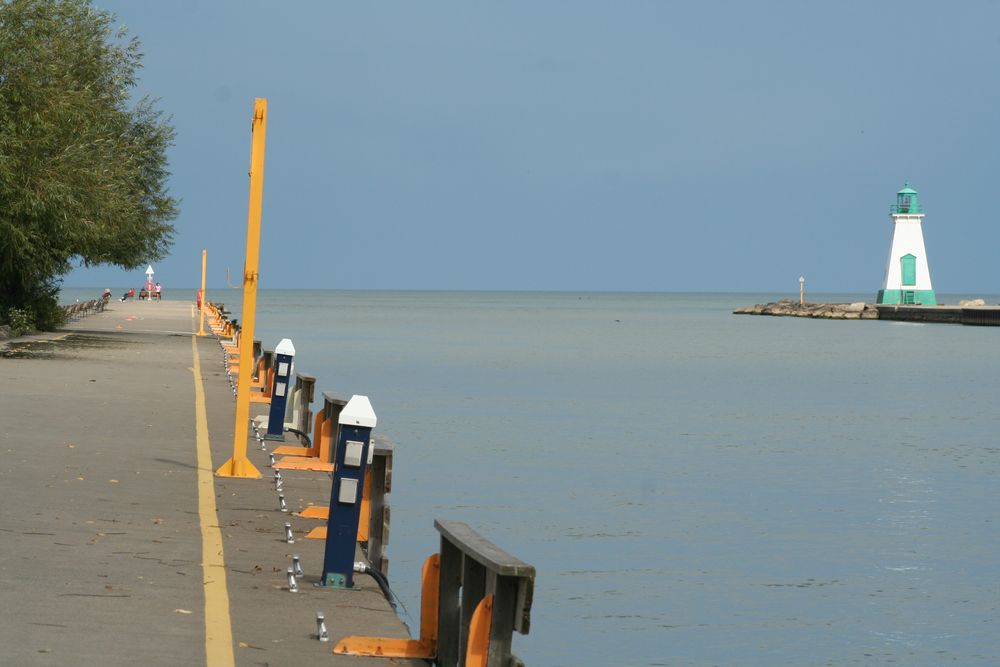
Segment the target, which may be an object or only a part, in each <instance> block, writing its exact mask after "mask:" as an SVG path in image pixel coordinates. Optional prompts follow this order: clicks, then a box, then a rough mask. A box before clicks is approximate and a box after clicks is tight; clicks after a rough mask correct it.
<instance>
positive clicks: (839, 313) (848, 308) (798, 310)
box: [733, 299, 1000, 326]
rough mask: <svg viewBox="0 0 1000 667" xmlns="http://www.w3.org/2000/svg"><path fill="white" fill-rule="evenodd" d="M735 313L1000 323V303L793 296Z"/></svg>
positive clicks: (839, 318)
mask: <svg viewBox="0 0 1000 667" xmlns="http://www.w3.org/2000/svg"><path fill="white" fill-rule="evenodd" d="M733 314H734V315H771V316H774V317H808V318H814V319H827V320H894V321H898V322H937V323H942V324H968V325H973V326H1000V306H987V305H939V306H911V305H892V304H870V303H862V302H858V303H804V304H799V303H798V302H795V301H792V300H790V299H784V300H782V301H776V302H772V303H763V304H762V303H758V304H755V305H753V306H743V307H741V308H737V309H736V310H734V311H733Z"/></svg>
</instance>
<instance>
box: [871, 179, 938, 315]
mask: <svg viewBox="0 0 1000 667" xmlns="http://www.w3.org/2000/svg"><path fill="white" fill-rule="evenodd" d="M889 217H890V218H892V243H891V244H890V245H889V259H888V261H887V262H886V265H885V279H884V280H883V281H882V289H880V290H879V291H878V298H877V299H876V301H875V302H876V303H898V304H922V305H924V306H936V305H937V299H936V298H935V297H934V288H933V287H931V272H930V269H928V268H927V251H926V250H924V232H923V228H922V226H921V225H922V223H923V220H924V212H923V209H921V208H920V202H919V201H918V200H917V191H916V190H914V189H913V188H911V187H910V184H909V183H904V184H903V189H902V190H900V191H899V192H897V193H896V203H895V205H893V206H892V207H890V209H889Z"/></svg>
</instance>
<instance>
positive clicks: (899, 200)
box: [890, 183, 923, 214]
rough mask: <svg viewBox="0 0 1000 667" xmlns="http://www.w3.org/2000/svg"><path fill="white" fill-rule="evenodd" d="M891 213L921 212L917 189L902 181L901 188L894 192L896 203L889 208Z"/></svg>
mask: <svg viewBox="0 0 1000 667" xmlns="http://www.w3.org/2000/svg"><path fill="white" fill-rule="evenodd" d="M890 210H891V211H892V212H893V213H904V214H905V213H923V210H922V209H921V208H920V201H919V200H918V199H917V191H916V190H914V189H913V188H911V187H910V184H909V183H903V189H902V190H900V191H899V192H897V193H896V203H895V204H893V206H892V207H891V209H890Z"/></svg>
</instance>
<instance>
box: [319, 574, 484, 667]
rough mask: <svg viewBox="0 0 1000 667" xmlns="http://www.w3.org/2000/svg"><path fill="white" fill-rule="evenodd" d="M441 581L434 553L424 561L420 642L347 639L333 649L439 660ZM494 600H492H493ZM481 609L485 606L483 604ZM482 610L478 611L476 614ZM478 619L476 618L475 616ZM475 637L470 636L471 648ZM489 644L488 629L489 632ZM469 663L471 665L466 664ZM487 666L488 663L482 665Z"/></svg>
mask: <svg viewBox="0 0 1000 667" xmlns="http://www.w3.org/2000/svg"><path fill="white" fill-rule="evenodd" d="M440 581H441V556H440V555H439V554H433V555H432V556H429V557H428V558H427V560H426V561H424V569H423V572H422V575H421V584H420V639H394V638H391V637H360V636H357V635H352V636H350V637H344V638H343V639H341V640H340V641H339V642H337V644H336V645H335V646H334V647H333V652H334V653H337V654H340V655H367V656H375V657H381V658H421V659H424V660H433V659H434V658H436V657H437V643H438V607H439V605H440V601H439V600H438V595H439V593H438V591H439V590H440V588H439V583H440ZM491 599H492V597H491ZM480 606H482V604H480ZM478 612H479V608H478V607H477V608H476V613H478ZM473 620H475V615H473ZM472 639H473V636H472V635H471V633H470V636H469V646H470V647H471V646H472ZM486 639H487V641H489V628H487V631H486ZM467 664H468V663H467ZM482 664H483V665H485V664H486V663H485V662H484V663H482Z"/></svg>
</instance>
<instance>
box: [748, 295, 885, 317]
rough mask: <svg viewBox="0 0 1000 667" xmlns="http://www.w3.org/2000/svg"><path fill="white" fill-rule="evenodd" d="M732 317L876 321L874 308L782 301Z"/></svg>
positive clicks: (853, 304) (859, 302) (750, 307)
mask: <svg viewBox="0 0 1000 667" xmlns="http://www.w3.org/2000/svg"><path fill="white" fill-rule="evenodd" d="M733 314H734V315H772V316H777V317H814V318H820V319H827V320H877V319H878V309H877V308H875V306H873V305H871V304H868V303H864V302H863V301H858V302H857V303H803V304H800V303H799V302H798V301H792V300H791V299H782V300H781V301H778V302H771V303H763V304H762V303H758V304H755V305H753V306H744V307H742V308H737V309H736V310H734V311H733Z"/></svg>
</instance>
